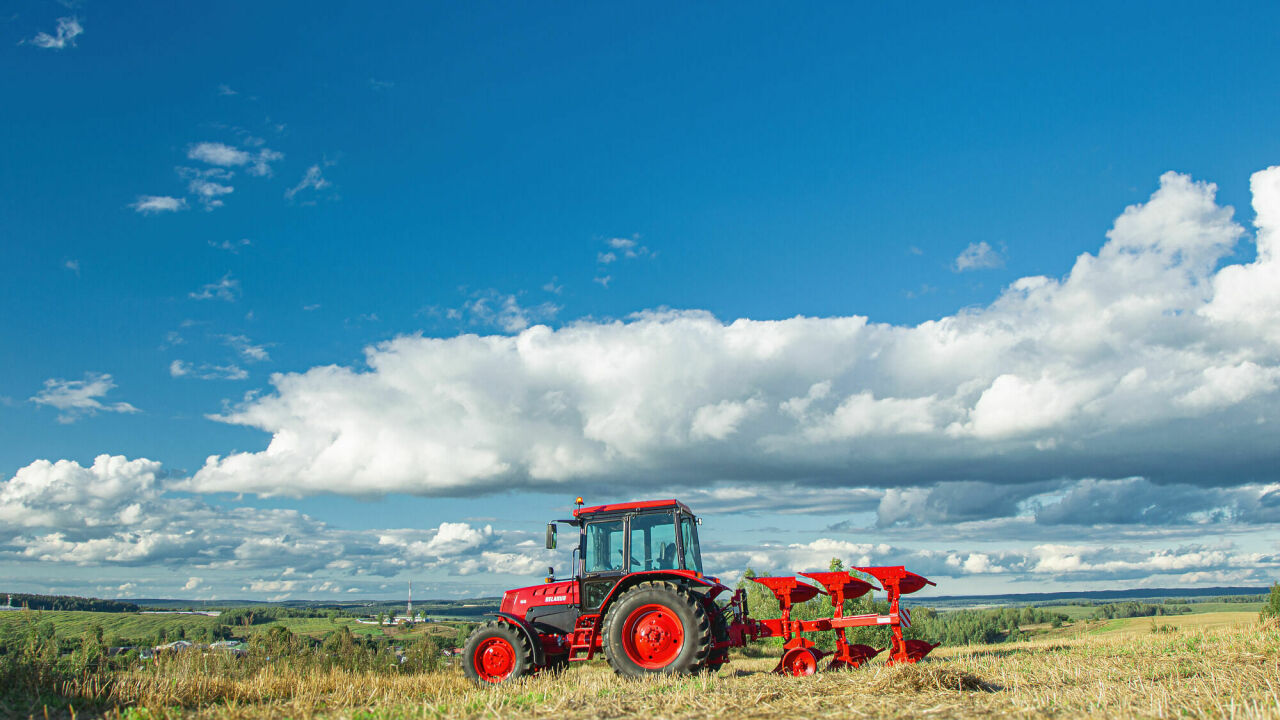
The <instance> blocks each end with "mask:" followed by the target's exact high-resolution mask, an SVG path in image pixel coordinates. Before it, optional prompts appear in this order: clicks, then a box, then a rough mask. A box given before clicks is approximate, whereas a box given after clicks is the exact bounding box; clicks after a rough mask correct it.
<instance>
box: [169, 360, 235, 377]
mask: <svg viewBox="0 0 1280 720" xmlns="http://www.w3.org/2000/svg"><path fill="white" fill-rule="evenodd" d="M169 375H170V376H171V377H176V378H179V377H190V378H195V379H197V380H244V379H245V378H247V377H249V373H248V372H247V371H245V369H244V368H242V367H240V366H239V365H236V364H234V363H233V364H230V365H211V364H209V363H201V364H199V365H194V364H192V363H189V362H185V361H183V360H174V361H173V362H171V363H169Z"/></svg>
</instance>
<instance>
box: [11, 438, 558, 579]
mask: <svg viewBox="0 0 1280 720" xmlns="http://www.w3.org/2000/svg"><path fill="white" fill-rule="evenodd" d="M167 475H168V474H167V473H166V472H164V471H163V470H162V469H161V466H160V463H158V462H155V461H152V460H147V459H144V458H139V459H134V460H129V459H127V458H124V457H121V456H109V455H101V456H99V457H97V458H95V459H94V461H93V464H92V465H90V466H88V467H85V466H82V465H80V464H79V463H77V462H75V461H72V460H59V461H57V462H50V461H47V460H38V461H35V462H33V463H31V464H30V465H28V466H26V467H24V468H22V469H20V470H19V471H18V472H17V473H16V474H15V475H14V476H13V477H12V478H10V479H9V480H8V481H5V482H0V561H5V562H10V563H43V564H65V565H77V566H84V567H142V566H173V567H177V568H182V569H187V570H200V571H201V572H200V574H199V575H194V574H189V575H188V580H187V582H186V585H184V586H183V589H184V590H193V589H196V588H198V587H207V586H208V585H209V583H210V578H211V577H214V576H228V575H229V576H239V577H244V576H245V575H246V574H248V573H253V574H259V573H263V572H264V571H266V570H271V571H272V573H273V576H265V575H260V576H263V577H269V578H271V577H273V578H274V579H266V580H263V581H262V582H265V583H281V584H279V585H269V584H264V585H257V586H255V585H253V584H250V585H249V586H248V587H247V589H250V590H251V591H252V592H257V593H271V594H279V593H287V592H293V591H296V590H300V589H303V588H304V587H314V588H319V589H311V590H309V592H329V591H330V590H329V589H326V588H331V587H335V585H333V583H335V582H337V581H338V580H340V579H341V578H347V577H353V576H362V575H373V576H381V577H392V576H394V575H396V574H398V573H400V572H403V571H407V570H414V569H432V570H436V571H439V572H443V573H445V574H449V575H468V574H476V573H482V572H483V573H499V574H508V575H529V574H532V573H534V572H536V571H537V570H538V569H540V567H543V566H545V565H546V564H548V562H549V556H550V553H548V552H546V551H545V550H543V549H541V547H540V546H538V545H537V544H536V543H534V542H533V539H532V537H531V536H530V535H529V534H528V533H523V532H518V531H499V530H494V529H493V528H492V527H489V526H484V527H473V526H472V525H470V524H468V523H466V522H444V523H441V524H440V525H439V526H438V527H435V528H427V529H386V530H343V529H340V528H334V527H331V526H329V525H326V524H325V523H322V522H319V521H317V520H315V519H313V518H311V517H308V516H307V515H304V514H302V513H299V512H297V511H294V510H281V509H265V508H252V507H237V506H231V507H225V506H217V505H211V504H207V503H205V502H204V501H202V500H200V499H197V498H193V497H191V496H189V495H185V494H178V493H175V492H174V489H175V487H176V486H177V483H176V481H175V480H174V479H171V478H169V477H168V476H167ZM290 583H291V584H290ZM308 583H311V584H308Z"/></svg>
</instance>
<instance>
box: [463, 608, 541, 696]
mask: <svg viewBox="0 0 1280 720" xmlns="http://www.w3.org/2000/svg"><path fill="white" fill-rule="evenodd" d="M462 656H463V663H462V671H463V672H464V673H466V675H467V677H468V678H470V679H471V680H472V681H473V682H475V683H478V684H486V683H488V684H497V683H501V682H506V681H508V680H514V679H516V678H518V677H520V676H521V675H524V674H526V673H528V672H529V671H530V669H532V667H533V650H532V649H531V648H530V647H529V642H528V641H527V640H525V637H524V633H522V632H520V631H519V630H517V629H516V628H514V627H512V626H511V625H510V624H508V623H505V622H487V623H485V624H484V625H481V626H480V627H478V628H476V630H475V632H473V633H471V637H469V638H467V646H466V648H465V649H464V650H463V653H462Z"/></svg>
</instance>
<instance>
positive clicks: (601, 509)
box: [573, 500, 693, 517]
mask: <svg viewBox="0 0 1280 720" xmlns="http://www.w3.org/2000/svg"><path fill="white" fill-rule="evenodd" d="M659 508H679V509H681V510H683V511H685V512H687V513H689V514H690V515H692V514H693V511H692V510H690V509H689V506H688V505H685V504H684V503H682V502H680V501H679V500H643V501H641V502H627V503H611V504H609V505H593V506H592V507H582V508H578V509H576V510H574V511H573V516H574V517H581V516H583V515H594V514H596V513H614V512H627V511H630V510H657V509H659Z"/></svg>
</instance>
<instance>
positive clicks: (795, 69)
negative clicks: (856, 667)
mask: <svg viewBox="0 0 1280 720" xmlns="http://www.w3.org/2000/svg"><path fill="white" fill-rule="evenodd" d="M1277 14H1280V13H1278V12H1277V10H1276V9H1275V8H1273V7H1269V6H1265V5H1262V4H1252V5H1250V4H1228V5H1225V6H1221V7H1215V8H1213V9H1212V11H1211V12H1210V11H1207V10H1206V8H1205V6H1203V4H1199V5H1194V4H1166V5H1162V6H1160V7H1159V8H1154V7H1150V6H1134V7H1132V8H1117V7H1114V6H1113V5H1111V4H1094V5H1088V4H1074V5H1071V6H1063V7H1058V6H1047V5H1039V6H1014V5H1009V4H989V5H976V6H970V7H956V6H952V5H944V4H921V5H917V6H913V7H912V8H909V9H899V8H894V7H888V6H880V7H855V6H853V5H848V6H844V5H830V6H818V5H815V6H810V7H806V8H801V9H796V8H790V7H789V8H783V7H780V6H777V5H770V4H747V5H741V4H735V5H733V6H729V5H723V4H720V5H717V4H711V5H702V6H697V7H685V6H680V5H650V6H646V7H643V8H640V7H622V6H609V7H603V6H591V7H587V6H575V5H560V4H550V5H526V6H519V7H516V6H512V5H509V4H494V5H483V4H478V3H469V4H467V5H466V6H465V7H450V6H445V5H437V4H412V5H404V6H385V7H380V8H378V9H376V10H374V9H370V8H365V7H360V8H355V7H349V6H344V5H340V4H336V3H335V4H325V3H321V4H311V5H308V6H306V8H301V7H300V6H291V5H287V4H284V5H273V6H268V7H261V6H259V5H249V4H223V5H219V6H210V7H191V6H183V5H178V6H172V7H170V6H164V7H158V6H154V5H142V4H113V5H107V4H102V3H97V2H94V1H93V0H88V1H87V2H74V3H56V2H19V3H17V4H15V5H13V6H12V8H11V10H7V11H6V16H5V17H3V18H0V54H3V67H4V68H5V71H4V72H3V73H0V90H2V91H3V93H4V96H5V97H6V98H7V99H8V100H9V101H8V102H7V103H6V106H7V109H8V111H7V112H4V113H0V123H3V132H2V133H0V138H3V139H0V143H3V153H4V157H5V162H4V164H3V166H0V243H2V245H0V249H2V250H3V254H4V258H5V262H3V263H0V287H3V291H0V292H2V293H3V294H2V295H0V298H3V307H4V312H3V313H0V338H3V340H4V343H5V347H6V349H7V350H8V352H6V353H5V356H6V358H7V363H6V366H5V369H6V371H5V372H4V373H2V374H0V470H2V471H0V482H4V485H3V486H0V487H3V490H0V567H3V568H4V574H6V575H7V576H10V577H11V578H13V582H15V583H16V585H15V589H20V590H40V591H47V590H58V591H64V592H77V593H88V594H98V595H116V594H119V595H125V596H128V595H133V596H155V595H164V596H184V597H215V596H217V597H233V596H234V597H285V596H289V597H331V596H335V595H338V594H347V595H351V596H360V597H364V596H386V595H387V594H388V593H391V592H393V591H395V592H398V588H399V587H400V586H401V584H402V583H403V581H404V580H407V579H408V578H411V577H412V578H414V579H417V580H419V581H420V582H421V583H422V584H423V585H425V586H427V587H428V588H429V590H428V591H427V592H428V593H435V594H439V595H458V594H474V593H490V592H492V591H494V590H495V589H500V588H501V587H505V586H508V585H511V584H513V583H519V582H521V581H522V580H523V579H530V578H535V579H536V575H537V573H538V572H540V568H541V567H543V566H545V565H546V563H547V562H548V561H552V562H555V563H556V564H557V565H560V566H565V564H566V559H565V558H555V557H547V556H546V555H545V554H544V553H541V552H540V551H537V550H536V549H535V548H531V547H530V545H529V543H531V542H534V541H535V540H536V535H537V532H538V530H539V527H540V523H541V522H543V521H544V520H545V519H549V518H550V517H551V516H553V515H556V514H557V513H559V512H562V511H563V508H564V506H565V504H566V502H567V501H568V500H570V499H571V498H572V497H573V496H574V495H577V494H584V493H585V494H587V495H588V496H589V497H591V498H592V499H599V500H601V501H605V500H614V499H623V498H631V497H647V496H653V495H673V494H674V495H676V496H679V497H681V498H684V499H687V500H688V501H689V502H690V503H691V504H694V506H695V508H696V509H698V510H699V511H700V512H702V513H703V514H704V515H706V516H707V525H706V526H705V530H704V535H706V536H707V537H706V538H705V540H706V542H707V543H708V548H707V551H708V555H709V561H708V565H709V566H717V567H718V568H719V570H720V571H722V574H724V575H726V576H728V577H733V576H734V575H735V574H736V573H740V572H741V570H742V568H743V567H745V566H746V565H747V564H751V565H753V566H756V567H759V568H769V569H772V570H773V571H775V572H777V571H781V570H788V569H789V570H803V569H809V568H810V567H812V566H817V565H818V564H823V565H825V561H826V558H827V557H830V556H831V555H842V556H844V557H846V559H850V558H851V559H855V560H856V559H859V558H866V561H867V562H876V563H896V562H907V563H908V564H909V565H912V566H913V567H917V568H922V569H924V570H925V571H927V572H928V573H932V574H937V575H940V576H942V577H944V578H945V580H944V581H943V582H941V583H940V585H941V586H942V587H941V589H940V590H939V592H943V591H946V592H954V593H960V592H984V591H992V592H994V591H1039V590H1045V589H1060V588H1064V587H1080V588H1085V587H1116V586H1127V585H1133V584H1143V583H1145V584H1149V585H1160V586H1177V585H1179V584H1185V585H1215V584H1216V585H1221V584H1259V583H1261V582H1265V581H1267V580H1268V579H1271V578H1273V577H1274V576H1275V575H1276V567H1277V562H1278V561H1277V553H1278V552H1280V547H1278V546H1277V536H1276V534H1275V522H1277V521H1280V494H1277V493H1278V492H1280V486H1277V485H1276V483H1277V480H1278V478H1277V476H1276V473H1275V471H1274V469H1273V468H1274V467H1275V464H1274V461H1275V460H1276V454H1277V453H1276V451H1275V450H1274V448H1275V447H1277V445H1276V443H1275V441H1276V440H1277V438H1276V435H1275V431H1274V430H1273V429H1272V427H1273V425H1272V423H1273V422H1275V421H1280V417H1276V409H1275V408H1276V400H1277V397H1278V396H1277V394H1276V391H1277V383H1278V382H1280V345H1278V344H1277V338H1276V337H1275V335H1274V333H1273V332H1272V331H1270V330H1269V329H1268V327H1269V325H1268V321H1269V320H1270V319H1271V318H1272V316H1273V314H1274V313H1276V312H1278V308H1280V302H1277V298H1276V297H1275V292H1274V291H1272V290H1271V289H1270V288H1271V287H1272V286H1273V283H1272V281H1273V280H1275V279H1276V276H1274V275H1273V274H1272V266H1271V264H1270V256H1269V255H1268V254H1267V253H1266V252H1265V251H1264V250H1263V249H1264V248H1266V247H1268V245H1267V238H1268V237H1269V236H1268V235H1267V232H1268V227H1270V226H1268V225H1266V222H1265V215H1266V208H1267V207H1270V206H1269V205H1267V203H1268V202H1270V201H1271V200H1270V199H1269V198H1271V196H1270V195H1269V194H1268V192H1269V191H1268V190H1267V188H1270V187H1271V186H1272V185H1273V184H1274V182H1275V179H1274V175H1270V174H1267V172H1265V171H1266V169H1267V168H1268V167H1270V166H1272V165H1275V164H1277V162H1280V160H1278V158H1280V136H1277V135H1276V133H1275V131H1274V118H1275V117H1276V116H1277V110H1280V94H1277V92H1276V91H1275V90H1274V89H1273V88H1271V86H1270V83H1269V82H1268V78H1269V77H1270V76H1271V75H1273V74H1274V69H1275V67H1276V63H1277V59H1280V53H1278V52H1277V51H1276V49H1275V48H1276V47H1277V45H1278V43H1277V42H1276V40H1277V38H1276V34H1275V30H1274V28H1275V27H1276V26H1277V24H1276V21H1277V19H1280V18H1277V17H1276V16H1277ZM1260 171H1263V172H1260ZM1169 172H1172V173H1175V174H1174V175H1166V173H1169ZM1255 173H1257V174H1255ZM1210 184H1213V185H1210ZM1225 207H1232V208H1234V215H1233V216H1228V215H1227V214H1225V211H1223V210H1222V208H1225ZM1126 208H1130V209H1129V210H1126ZM1125 218H1127V220H1126V219H1125ZM1108 233H1110V235H1108ZM1083 254H1087V257H1088V258H1093V260H1089V261H1086V262H1085V264H1084V265H1081V264H1079V260H1078V259H1079V258H1081V257H1082V255H1083ZM1025 278H1044V280H1043V281H1041V280H1025ZM799 317H803V318H807V319H796V318H799ZM772 321H776V322H772ZM277 373H279V374H282V375H280V376H278V378H277V379H273V377H276V376H275V374H277ZM269 444H270V447H269ZM100 455H107V456H112V457H115V458H117V459H115V460H112V459H111V458H104V459H103V460H102V461H100V462H97V463H96V464H95V458H97V457H98V456H100ZM209 456H218V459H217V460H214V461H211V462H207V461H206V459H207V458H208V457H209ZM39 461H47V462H46V463H44V464H42V463H40V462H39ZM131 508H136V509H131ZM211 528H213V529H211ZM486 528H487V529H486ZM193 580H194V581H196V582H193Z"/></svg>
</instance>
